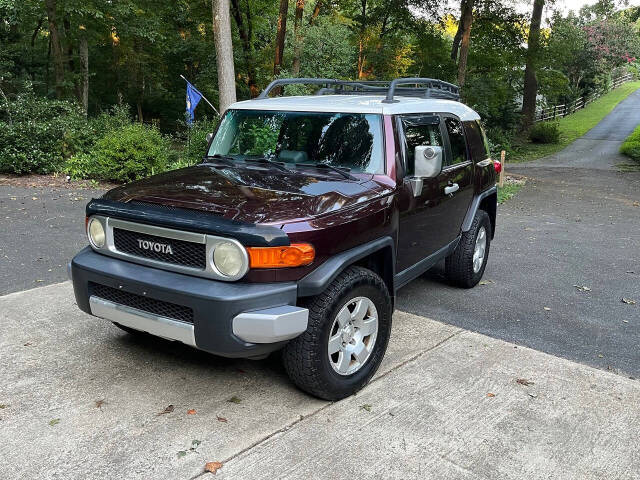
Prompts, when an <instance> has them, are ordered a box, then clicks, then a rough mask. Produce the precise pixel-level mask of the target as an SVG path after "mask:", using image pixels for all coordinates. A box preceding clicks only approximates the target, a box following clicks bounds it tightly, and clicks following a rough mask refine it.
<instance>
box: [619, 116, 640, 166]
mask: <svg viewBox="0 0 640 480" xmlns="http://www.w3.org/2000/svg"><path fill="white" fill-rule="evenodd" d="M620 153H622V154H623V155H626V156H627V157H629V158H631V159H633V160H635V161H637V162H640V125H639V126H637V127H636V129H635V130H634V131H633V132H631V135H629V136H628V137H627V138H626V140H625V141H624V142H623V143H622V145H621V146H620Z"/></svg>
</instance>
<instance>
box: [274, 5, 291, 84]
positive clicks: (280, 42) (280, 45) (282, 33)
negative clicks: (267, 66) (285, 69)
mask: <svg viewBox="0 0 640 480" xmlns="http://www.w3.org/2000/svg"><path fill="white" fill-rule="evenodd" d="M288 12H289V0H280V11H279V13H278V30H277V33H276V55H275V58H274V61H273V74H274V75H275V76H278V75H279V74H280V68H281V67H282V56H283V55H284V39H285V37H286V35H287V13H288Z"/></svg>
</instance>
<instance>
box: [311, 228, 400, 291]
mask: <svg viewBox="0 0 640 480" xmlns="http://www.w3.org/2000/svg"><path fill="white" fill-rule="evenodd" d="M387 247H390V248H391V255H392V259H393V265H394V273H395V264H396V250H395V243H394V241H393V239H392V238H391V237H389V236H385V237H380V238H377V239H376V240H372V241H371V242H367V243H364V244H362V245H358V246H357V247H354V248H351V249H349V250H345V251H343V252H340V253H337V254H335V255H332V256H331V257H330V258H329V259H327V260H326V261H325V262H324V263H323V264H322V265H320V266H319V267H318V268H316V269H315V270H313V271H312V272H311V273H309V274H308V275H307V276H305V277H304V278H302V279H301V280H299V281H298V297H311V296H314V295H319V294H320V293H322V292H323V291H324V290H325V289H326V288H327V287H328V286H329V284H330V283H331V282H332V281H333V280H334V279H335V278H336V277H337V276H338V275H339V274H340V272H342V271H343V270H344V269H345V268H347V267H348V266H349V265H352V264H354V263H355V262H357V261H358V260H362V259H363V258H365V257H367V256H369V255H371V254H372V253H375V252H377V251H379V250H382V249H383V248H387Z"/></svg>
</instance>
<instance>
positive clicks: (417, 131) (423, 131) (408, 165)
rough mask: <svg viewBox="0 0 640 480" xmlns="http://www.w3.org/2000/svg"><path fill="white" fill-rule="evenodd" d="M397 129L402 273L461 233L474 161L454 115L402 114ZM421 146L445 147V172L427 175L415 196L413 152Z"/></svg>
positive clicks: (400, 265) (443, 170)
mask: <svg viewBox="0 0 640 480" xmlns="http://www.w3.org/2000/svg"><path fill="white" fill-rule="evenodd" d="M396 127H397V130H398V136H399V144H400V145H399V146H400V151H401V154H402V157H403V162H402V163H403V165H404V170H405V175H404V180H403V184H402V191H401V194H400V201H399V209H400V218H399V225H398V251H397V266H396V269H397V270H396V271H397V272H398V273H400V272H402V271H403V270H406V269H407V268H410V267H412V266H414V265H415V264H417V263H418V262H420V261H421V260H424V259H425V258H427V257H428V256H430V255H432V254H434V253H435V252H437V251H438V250H439V249H441V248H443V247H445V246H446V245H448V244H449V243H450V242H452V241H453V240H454V239H455V238H456V237H457V236H458V235H459V233H460V227H461V225H462V221H463V219H464V216H465V214H466V211H467V208H468V207H469V203H470V202H471V197H472V195H473V186H472V179H473V165H472V162H471V161H470V159H469V155H468V152H467V148H466V143H465V137H464V130H463V128H462V123H461V122H460V121H459V120H458V119H457V118H456V117H453V116H448V115H439V114H430V115H413V114H412V115H402V116H400V117H399V118H398V121H397V124H396ZM419 145H439V146H442V147H443V149H444V158H443V169H442V172H441V173H440V174H439V175H438V176H437V177H435V178H425V179H423V186H422V192H421V193H420V194H419V195H418V196H417V197H416V196H414V194H413V190H412V188H411V182H410V180H409V179H410V178H411V177H412V176H413V174H414V159H413V151H414V149H415V147H416V146H419ZM445 189H446V190H445ZM447 192H448V193H447Z"/></svg>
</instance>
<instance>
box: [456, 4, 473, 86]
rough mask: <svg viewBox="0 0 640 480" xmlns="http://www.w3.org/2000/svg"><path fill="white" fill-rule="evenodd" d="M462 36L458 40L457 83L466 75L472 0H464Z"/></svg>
mask: <svg viewBox="0 0 640 480" xmlns="http://www.w3.org/2000/svg"><path fill="white" fill-rule="evenodd" d="M461 20H462V38H461V40H460V58H459V59H458V85H459V86H460V87H462V86H463V85H464V81H465V77H466V75H467V57H468V56H469V42H470V41H471V24H472V23H473V0H466V2H465V8H464V9H463V11H462V18H461Z"/></svg>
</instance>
